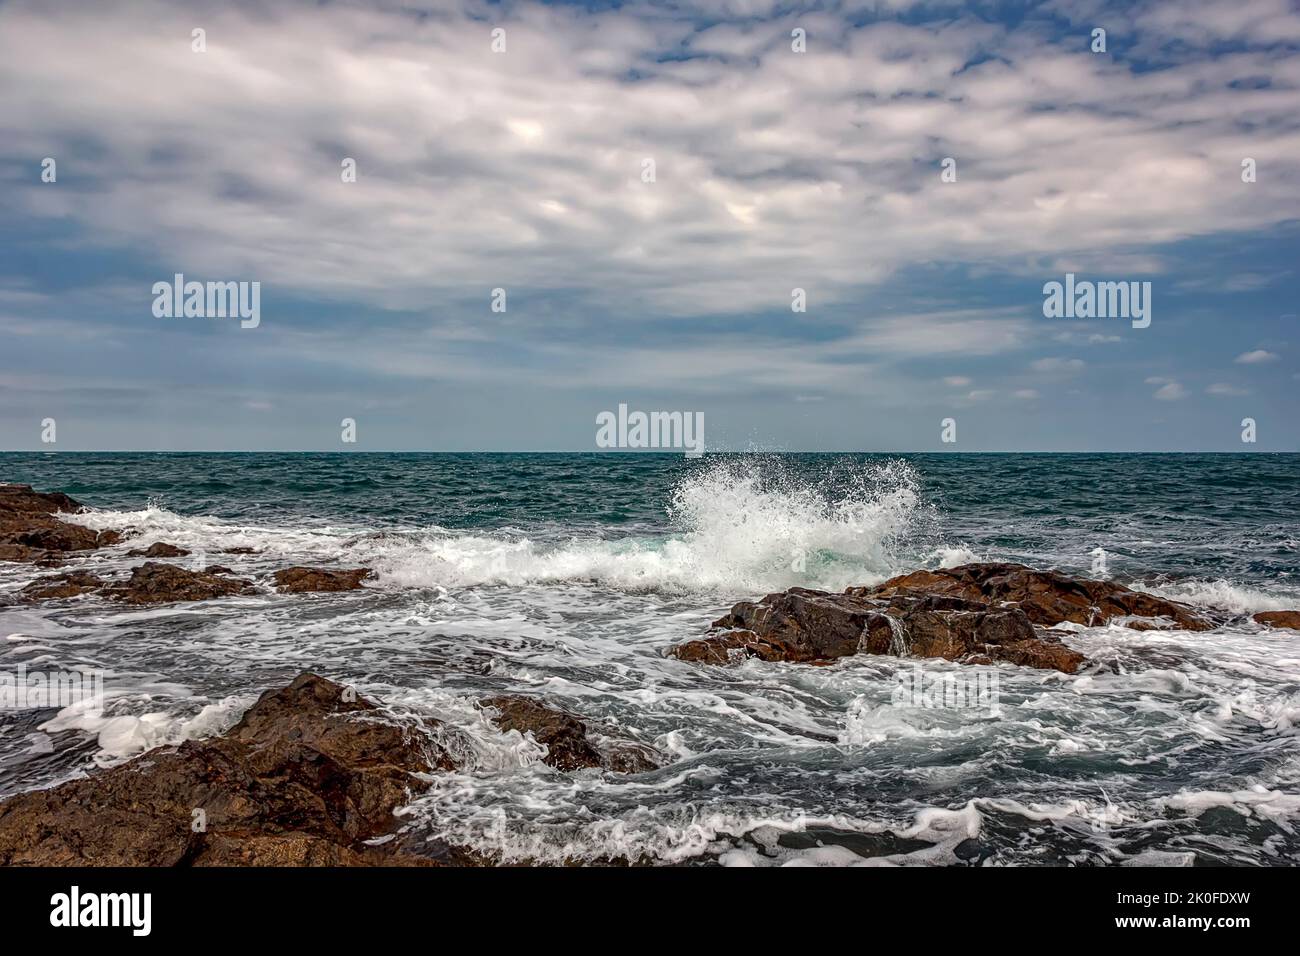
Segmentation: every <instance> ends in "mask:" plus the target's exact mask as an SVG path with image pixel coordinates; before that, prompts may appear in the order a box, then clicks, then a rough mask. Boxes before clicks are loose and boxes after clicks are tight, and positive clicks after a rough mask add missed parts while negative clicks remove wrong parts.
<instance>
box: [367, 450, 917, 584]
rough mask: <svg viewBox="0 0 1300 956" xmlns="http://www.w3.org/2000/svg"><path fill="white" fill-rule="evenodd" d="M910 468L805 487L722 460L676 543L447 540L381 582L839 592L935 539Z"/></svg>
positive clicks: (407, 549)
mask: <svg viewBox="0 0 1300 956" xmlns="http://www.w3.org/2000/svg"><path fill="white" fill-rule="evenodd" d="M918 488H919V476H918V475H917V473H916V471H915V469H913V468H912V467H911V466H910V465H908V464H906V463H904V462H901V461H888V462H883V463H878V464H872V465H856V466H855V468H854V470H853V472H851V473H849V474H835V473H834V472H833V471H828V472H827V473H826V474H825V475H823V476H822V477H821V479H819V480H810V479H808V478H806V477H802V476H797V475H795V474H794V473H792V472H790V471H789V470H787V469H786V468H785V467H784V466H782V465H781V464H780V463H779V462H778V461H776V460H775V459H753V458H749V459H746V460H739V459H720V460H718V461H716V462H711V463H710V464H709V465H708V466H706V467H705V468H704V469H703V470H701V471H699V472H696V473H693V474H691V475H689V476H688V477H686V478H684V479H683V480H682V481H680V482H679V483H678V485H677V486H676V487H675V488H674V490H673V492H672V496H671V501H670V503H669V506H668V516H669V518H670V521H671V525H672V527H673V530H672V531H671V532H669V533H668V534H666V535H658V536H647V537H625V538H618V539H608V538H598V537H592V538H589V539H581V538H575V537H569V538H567V539H564V540H551V541H545V540H536V539H535V538H533V537H528V536H518V535H516V536H504V535H499V534H488V535H464V534H458V533H451V532H446V531H443V532H441V533H434V534H430V535H428V536H425V537H422V538H421V539H420V540H419V541H416V542H409V541H408V542H404V543H403V544H402V545H400V546H396V547H394V546H393V545H391V544H390V545H387V546H381V549H380V551H379V552H378V553H377V555H376V556H377V559H378V561H377V570H378V571H379V572H380V581H381V583H393V584H399V585H402V586H406V587H412V586H416V587H419V586H425V587H430V586H434V587H465V586H471V585H480V584H502V585H514V586H520V585H526V584H546V583H558V582H567V581H572V582H580V581H581V582H594V583H597V584H601V585H605V586H608V587H612V588H616V589H618V590H668V591H700V590H710V591H711V590H727V591H729V592H735V591H740V592H744V593H753V592H761V591H773V590H781V589H783V588H787V587H791V586H794V585H802V586H805V587H814V588H826V589H829V590H838V589H842V588H844V587H847V586H848V585H850V584H867V583H872V582H875V581H880V580H883V579H884V578H886V577H888V576H889V575H891V574H893V573H895V572H896V571H897V570H898V569H899V568H900V567H902V566H903V556H902V555H903V551H904V550H906V549H908V548H909V547H910V545H912V544H913V543H914V542H916V541H918V540H920V539H922V538H923V537H924V536H925V532H926V530H927V529H928V528H929V527H930V526H931V524H932V522H933V509H932V508H931V507H929V506H926V505H924V504H923V503H922V500H921V496H920V493H919V490H918Z"/></svg>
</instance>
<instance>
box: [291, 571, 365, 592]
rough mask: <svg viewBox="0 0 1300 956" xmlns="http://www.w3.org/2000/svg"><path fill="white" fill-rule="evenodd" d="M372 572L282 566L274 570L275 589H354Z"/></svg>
mask: <svg viewBox="0 0 1300 956" xmlns="http://www.w3.org/2000/svg"><path fill="white" fill-rule="evenodd" d="M373 573H374V572H373V571H371V570H370V569H369V568H346V569H343V570H329V569H326V568H298V567H295V568H284V569H282V570H280V571H276V572H275V589H276V590H277V591H279V592H280V593H281V594H301V593H304V592H307V591H355V590H357V589H358V588H360V587H361V582H362V581H364V580H365V579H366V578H368V577H370V576H371V575H372V574H373Z"/></svg>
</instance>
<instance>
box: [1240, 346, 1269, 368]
mask: <svg viewBox="0 0 1300 956" xmlns="http://www.w3.org/2000/svg"><path fill="white" fill-rule="evenodd" d="M1277 358H1278V357H1277V355H1275V354H1274V353H1272V352H1269V351H1266V350H1264V349H1255V350H1254V351H1253V352H1243V353H1241V354H1240V355H1238V356H1237V357H1236V359H1234V361H1235V362H1236V363H1237V364H1238V365H1259V364H1261V363H1263V362H1276V361H1277Z"/></svg>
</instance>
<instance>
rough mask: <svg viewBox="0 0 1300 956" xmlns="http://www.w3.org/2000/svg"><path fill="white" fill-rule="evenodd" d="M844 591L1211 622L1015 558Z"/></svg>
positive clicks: (1047, 613)
mask: <svg viewBox="0 0 1300 956" xmlns="http://www.w3.org/2000/svg"><path fill="white" fill-rule="evenodd" d="M847 593H849V594H853V595H859V596H862V597H870V598H889V597H892V596H894V595H899V594H945V595H951V596H953V597H961V598H965V599H966V600H970V601H979V602H982V603H986V604H1010V605H1015V606H1017V607H1019V608H1020V609H1021V610H1023V611H1024V612H1025V613H1026V614H1027V615H1028V616H1029V620H1030V621H1031V622H1033V623H1034V624H1039V625H1042V626H1044V627H1052V626H1054V625H1057V624H1060V623H1061V622H1062V621H1070V622H1073V623H1075V624H1083V625H1085V626H1089V627H1091V626H1093V625H1097V624H1105V623H1106V622H1107V621H1109V620H1110V619H1111V618H1114V617H1129V616H1132V617H1143V618H1168V619H1169V620H1170V621H1171V622H1172V626H1174V627H1178V628H1182V629H1185V630H1189V631H1204V630H1209V629H1210V628H1212V627H1213V626H1214V625H1213V623H1212V622H1210V621H1208V620H1206V619H1205V618H1204V617H1203V616H1201V615H1200V614H1199V613H1198V612H1196V611H1194V610H1193V609H1192V608H1190V607H1188V606H1187V605H1185V604H1179V603H1178V602H1176V601H1167V600H1165V599H1164V598H1159V597H1156V596H1154V595H1152V594H1144V593H1143V592H1141V591H1133V590H1131V589H1129V588H1126V587H1124V586H1123V585H1121V584H1112V583H1111V582H1109V581H1093V580H1089V579H1087V578H1071V577H1068V576H1066V575H1064V574H1061V573H1060V572H1057V571H1035V570H1033V569H1032V568H1027V567H1025V566H1024V565H1020V564H1005V563H1002V564H999V563H992V564H966V565H962V566H961V567H957V568H944V569H941V570H938V571H913V572H912V573H911V574H904V575H901V576H899V577H896V578H892V579H890V580H889V581H886V582H885V583H884V584H881V585H878V586H876V587H870V588H849V590H848V592H847Z"/></svg>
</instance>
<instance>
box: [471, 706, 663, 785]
mask: <svg viewBox="0 0 1300 956" xmlns="http://www.w3.org/2000/svg"><path fill="white" fill-rule="evenodd" d="M479 705H480V706H481V707H484V708H489V709H491V710H493V711H495V712H496V716H495V717H493V720H494V722H495V723H496V725H497V727H499V728H500V729H501V730H503V731H506V732H509V731H511V730H517V731H519V733H521V734H526V733H530V732H531V733H532V735H533V739H534V740H536V741H537V742H538V743H539V744H543V745H545V747H546V756H545V757H543V758H542V761H543V763H546V764H549V765H550V766H552V767H555V768H556V769H557V770H582V769H584V768H588V767H599V768H602V769H605V770H613V771H616V772H618V773H644V772H645V771H647V770H654V769H656V768H657V767H660V766H662V765H663V763H664V762H665V761H664V758H663V756H662V755H661V754H660V753H658V751H656V750H655V749H654V748H653V747H648V746H646V745H645V744H641V743H637V742H636V741H632V740H625V739H621V738H616V737H608V736H605V735H599V734H593V733H592V732H591V731H589V729H588V727H587V724H586V722H585V721H583V720H581V719H580V718H578V717H575V716H573V715H572V714H567V713H565V712H564V711H561V710H556V709H555V708H553V707H550V706H548V705H546V704H543V703H542V702H541V701H539V700H537V699H535V698H532V697H524V696H521V695H517V694H508V695H502V696H499V697H489V698H486V699H485V700H481V701H479Z"/></svg>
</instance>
